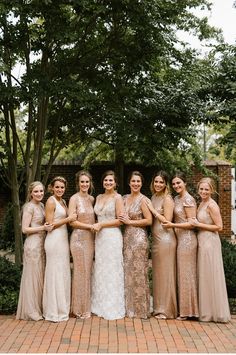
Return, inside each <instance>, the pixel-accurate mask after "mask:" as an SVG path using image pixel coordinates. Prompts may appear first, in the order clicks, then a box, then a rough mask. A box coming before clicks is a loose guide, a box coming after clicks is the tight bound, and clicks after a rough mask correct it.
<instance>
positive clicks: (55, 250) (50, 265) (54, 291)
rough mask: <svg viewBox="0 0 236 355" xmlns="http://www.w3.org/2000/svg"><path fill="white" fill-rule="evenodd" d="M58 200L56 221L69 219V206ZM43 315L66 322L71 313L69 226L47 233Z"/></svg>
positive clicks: (54, 320)
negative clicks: (67, 209) (67, 210)
mask: <svg viewBox="0 0 236 355" xmlns="http://www.w3.org/2000/svg"><path fill="white" fill-rule="evenodd" d="M52 197H53V198H54V200H55V204H56V208H55V212H54V213H55V214H54V220H55V221H58V220H60V219H63V218H66V216H67V213H66V210H65V208H64V207H63V206H62V205H61V204H60V203H59V202H58V201H57V199H56V198H55V197H54V196H52ZM45 251H46V269H45V280H44V290H43V316H44V318H45V319H46V320H49V321H52V322H60V321H66V320H68V318H69V312H70V294H71V271H70V249H69V242H68V232H67V225H66V224H63V225H62V226H60V227H58V228H56V229H54V230H52V231H51V232H48V233H47V236H46V240H45Z"/></svg>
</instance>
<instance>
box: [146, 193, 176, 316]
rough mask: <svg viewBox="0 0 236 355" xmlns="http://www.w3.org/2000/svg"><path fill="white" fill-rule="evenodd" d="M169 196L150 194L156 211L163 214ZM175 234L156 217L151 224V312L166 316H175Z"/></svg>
mask: <svg viewBox="0 0 236 355" xmlns="http://www.w3.org/2000/svg"><path fill="white" fill-rule="evenodd" d="M165 198H170V199H172V197H171V196H165V197H163V196H157V195H153V196H152V199H151V200H152V204H153V206H154V208H155V210H156V211H158V212H159V213H160V214H163V212H164V211H163V204H164V199H165ZM176 245H177V242H176V236H175V233H174V231H173V229H172V228H168V229H167V228H163V227H162V225H161V222H160V221H159V219H158V218H155V219H154V220H153V225H152V282H153V314H154V315H157V314H164V315H165V316H166V317H167V318H176V316H177V295H176V291H177V290H176Z"/></svg>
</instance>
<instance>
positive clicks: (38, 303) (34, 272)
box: [16, 202, 45, 321]
mask: <svg viewBox="0 0 236 355" xmlns="http://www.w3.org/2000/svg"><path fill="white" fill-rule="evenodd" d="M24 213H29V214H31V215H32V220H31V224H30V227H40V226H42V225H43V224H44V222H45V216H44V206H43V204H42V203H40V204H35V203H33V202H28V203H26V204H25V205H24V207H23V214H24ZM44 240H45V232H44V231H42V232H37V233H34V234H29V235H27V237H26V239H25V243H24V254H23V272H22V277H21V285H20V295H19V301H18V307H17V313H16V319H24V320H35V321H37V320H40V319H43V317H42V297H43V281H44V270H45V252H44Z"/></svg>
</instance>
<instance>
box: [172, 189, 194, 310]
mask: <svg viewBox="0 0 236 355" xmlns="http://www.w3.org/2000/svg"><path fill="white" fill-rule="evenodd" d="M174 202H175V206H174V222H175V223H185V222H187V215H186V212H185V208H188V207H196V202H195V200H194V198H193V197H192V196H191V195H190V194H189V193H188V192H187V193H186V194H185V195H184V196H183V197H180V196H176V197H175V198H174ZM175 233H176V236H177V241H178V244H177V287H178V306H179V316H181V317H198V316H199V312H198V295H197V237H196V234H195V232H194V230H193V229H182V228H175Z"/></svg>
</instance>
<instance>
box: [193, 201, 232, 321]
mask: <svg viewBox="0 0 236 355" xmlns="http://www.w3.org/2000/svg"><path fill="white" fill-rule="evenodd" d="M197 219H198V220H199V222H201V223H205V224H214V222H213V220H212V218H211V216H210V214H209V212H208V211H207V205H205V206H204V207H202V208H201V209H199V210H198V213H197ZM197 237H198V277H199V285H198V288H199V319H200V320H201V321H205V322H210V321H213V322H224V323H225V322H228V321H229V320H230V310H229V303H228V296H227V289H226V284H225V275H224V266H223V260H222V253H221V241H220V237H219V235H218V233H217V232H211V231H206V230H199V232H198V235H197Z"/></svg>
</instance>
